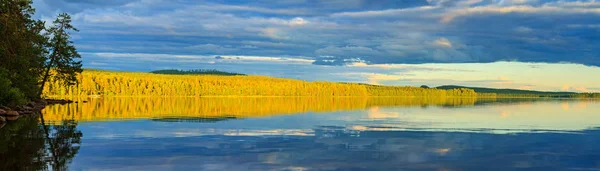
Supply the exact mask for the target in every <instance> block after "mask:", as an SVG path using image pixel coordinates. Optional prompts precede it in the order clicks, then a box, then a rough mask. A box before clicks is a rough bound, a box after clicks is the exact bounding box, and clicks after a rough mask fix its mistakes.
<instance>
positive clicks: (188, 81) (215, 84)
mask: <svg viewBox="0 0 600 171" xmlns="http://www.w3.org/2000/svg"><path fill="white" fill-rule="evenodd" d="M77 82H78V83H79V84H75V85H70V86H64V85H63V84H61V82H60V80H54V79H50V80H49V83H48V85H47V86H46V87H44V91H43V92H44V95H45V96H72V97H73V96H74V97H82V96H402V97H415V96H423V97H424V96H427V97H475V96H477V93H475V92H474V91H473V90H471V89H450V90H441V89H431V88H419V87H408V86H375V85H365V84H355V83H333V82H308V81H302V80H294V79H285V78H273V77H267V76H253V75H251V76H243V75H235V76H223V75H168V74H154V73H143V72H113V71H102V70H85V71H83V72H82V73H81V74H78V75H77Z"/></svg>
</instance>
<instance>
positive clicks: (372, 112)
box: [368, 106, 399, 119]
mask: <svg viewBox="0 0 600 171" xmlns="http://www.w3.org/2000/svg"><path fill="white" fill-rule="evenodd" d="M398 115H399V114H398V112H386V111H380V110H379V106H373V107H371V108H370V109H369V115H368V117H369V119H386V118H398Z"/></svg>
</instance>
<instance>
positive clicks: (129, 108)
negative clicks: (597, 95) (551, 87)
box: [0, 98, 600, 171]
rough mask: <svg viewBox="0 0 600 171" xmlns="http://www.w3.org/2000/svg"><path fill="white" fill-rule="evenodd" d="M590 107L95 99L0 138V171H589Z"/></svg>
mask: <svg viewBox="0 0 600 171" xmlns="http://www.w3.org/2000/svg"><path fill="white" fill-rule="evenodd" d="M599 128H600V101H593V100H564V99H563V100H560V99H558V100H527V99H512V100H509V99H504V100H491V99H487V100H485V99H484V100H476V99H417V98H105V99H88V102H87V103H78V104H69V105H55V106H49V107H47V108H46V109H44V111H42V115H41V117H24V118H19V119H18V120H17V121H12V122H9V123H8V124H6V125H4V127H3V128H1V129H0V144H2V145H1V146H0V158H1V159H0V170H44V169H49V170H62V169H65V170H440V171H451V170H600V129H599Z"/></svg>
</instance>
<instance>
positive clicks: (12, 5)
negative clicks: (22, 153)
mask: <svg viewBox="0 0 600 171" xmlns="http://www.w3.org/2000/svg"><path fill="white" fill-rule="evenodd" d="M31 4H32V1H31V0H2V1H0V61H1V62H0V81H3V82H4V85H2V86H4V87H3V88H2V89H0V105H10V104H12V105H16V104H20V103H24V102H25V101H26V100H32V99H38V98H39V97H40V96H39V95H40V92H41V90H42V88H41V85H43V84H42V82H43V81H42V82H40V80H42V78H44V77H46V78H47V77H56V80H65V81H64V82H66V83H72V82H73V81H76V80H75V79H74V78H75V75H76V74H77V73H78V72H81V64H80V62H79V61H77V60H76V59H77V58H79V55H78V54H77V51H76V50H75V47H74V46H73V45H72V42H71V41H70V40H69V39H70V37H69V31H70V30H75V29H74V28H73V27H72V26H71V25H70V22H71V20H70V17H69V15H68V14H60V15H59V17H58V18H57V20H56V21H55V22H54V25H53V26H52V27H50V28H45V26H44V24H45V23H44V22H43V21H41V20H37V19H33V18H32V16H33V15H34V12H35V9H33V8H32V7H31ZM49 69H53V70H55V71H56V72H54V73H56V75H49V74H46V73H47V72H46V71H48V70H49ZM6 80H8V81H6ZM5 87H10V88H5ZM15 94H22V96H19V95H15Z"/></svg>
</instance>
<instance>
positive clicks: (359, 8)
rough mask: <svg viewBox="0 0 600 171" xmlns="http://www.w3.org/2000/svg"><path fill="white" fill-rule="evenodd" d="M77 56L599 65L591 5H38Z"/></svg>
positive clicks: (296, 0)
mask: <svg viewBox="0 0 600 171" xmlns="http://www.w3.org/2000/svg"><path fill="white" fill-rule="evenodd" d="M34 6H35V7H36V8H38V11H40V13H41V14H39V15H45V16H52V15H53V14H54V13H55V12H56V11H64V12H69V13H72V14H73V16H74V24H75V26H77V27H78V28H79V29H80V30H81V32H80V33H79V34H78V35H77V36H78V37H79V38H78V39H76V40H75V42H76V45H77V46H78V47H80V50H81V51H84V52H114V53H160V54H189V55H246V56H304V57H309V56H330V57H329V58H322V57H315V58H314V59H315V62H314V63H313V64H316V65H346V64H348V63H353V62H354V61H353V60H356V59H360V60H361V61H362V62H364V63H370V64H385V63H410V64H418V63H467V62H468V63H471V62H480V63H487V62H496V61H523V62H546V63H559V62H566V63H578V64H585V65H591V66H600V50H599V49H598V48H597V47H600V41H598V40H599V39H600V25H599V24H597V23H600V12H598V11H600V2H595V1H558V0H557V1H511V0H505V1H494V0H483V1H459V0H415V1H368V0H343V1H316V0H284V1H275V2H274V1H250V2H249V1H221V0H212V1H202V2H198V1H192V0H177V1H166V0H153V1H134V0H125V1H122V0H119V1H115V0H106V1H97V0H83V1H75V0H56V1H54V0H53V1H49V0H38V1H35V2H34Z"/></svg>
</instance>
